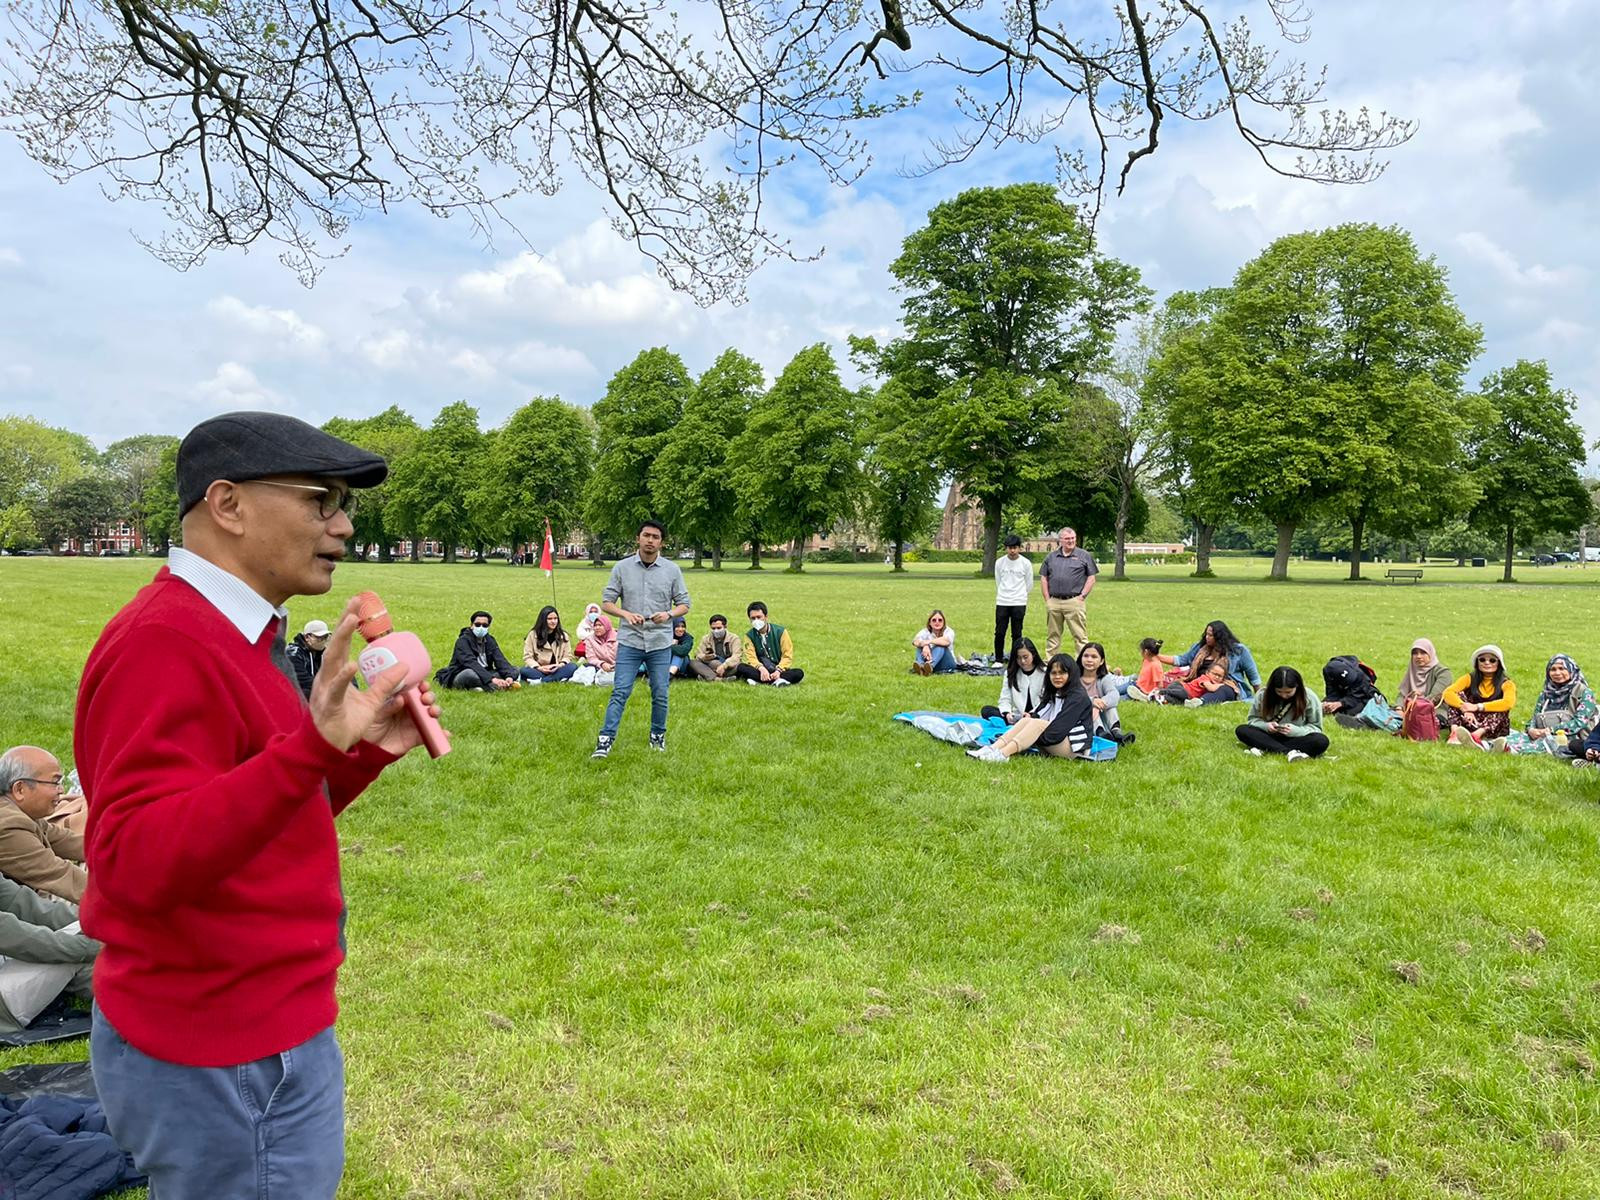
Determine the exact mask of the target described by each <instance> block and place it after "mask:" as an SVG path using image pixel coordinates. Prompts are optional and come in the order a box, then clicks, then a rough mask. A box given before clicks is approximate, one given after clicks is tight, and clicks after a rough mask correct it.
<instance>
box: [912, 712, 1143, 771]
mask: <svg viewBox="0 0 1600 1200" xmlns="http://www.w3.org/2000/svg"><path fill="white" fill-rule="evenodd" d="M891 719H892V720H895V721H905V722H906V723H908V724H910V725H913V726H915V727H916V728H918V729H920V730H922V732H923V733H926V734H930V735H931V736H933V737H936V738H938V739H939V740H940V741H941V742H954V743H955V744H956V745H957V746H987V745H988V744H989V743H990V742H992V741H994V740H995V739H996V738H997V737H999V736H1000V735H1001V734H1003V733H1005V731H1006V730H1007V729H1009V728H1010V726H1008V725H1007V724H1006V723H1005V721H1004V720H1003V719H1002V718H1000V717H975V716H973V715H972V714H971V713H948V712H930V711H928V710H926V709H924V710H919V711H917V712H902V713H895V714H894V716H893V717H892V718H891ZM1028 753H1030V754H1032V753H1033V751H1031V750H1030V751H1029V752H1028ZM1116 756H1117V744H1116V743H1115V742H1113V741H1111V740H1110V739H1108V738H1103V737H1096V738H1095V739H1094V742H1093V743H1092V744H1091V745H1090V747H1089V758H1090V760H1091V761H1093V762H1110V761H1111V760H1112V759H1114V758H1116Z"/></svg>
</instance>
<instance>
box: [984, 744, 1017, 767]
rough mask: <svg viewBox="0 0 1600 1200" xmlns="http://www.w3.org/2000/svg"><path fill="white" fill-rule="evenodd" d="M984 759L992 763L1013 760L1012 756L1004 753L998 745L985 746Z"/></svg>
mask: <svg viewBox="0 0 1600 1200" xmlns="http://www.w3.org/2000/svg"><path fill="white" fill-rule="evenodd" d="M983 761H984V762H992V763H1006V762H1010V761H1011V756H1010V755H1008V754H1002V753H1001V752H1000V747H998V746H985V747H984V748H983Z"/></svg>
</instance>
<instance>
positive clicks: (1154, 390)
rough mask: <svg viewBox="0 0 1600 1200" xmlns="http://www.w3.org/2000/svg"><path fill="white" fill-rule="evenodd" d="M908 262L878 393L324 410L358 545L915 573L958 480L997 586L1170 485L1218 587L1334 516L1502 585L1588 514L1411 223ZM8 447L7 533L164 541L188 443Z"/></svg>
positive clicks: (1041, 195)
mask: <svg viewBox="0 0 1600 1200" xmlns="http://www.w3.org/2000/svg"><path fill="white" fill-rule="evenodd" d="M891 270H892V272H893V274H894V277H895V280H896V283H897V285H898V288H899V290H900V291H901V292H902V294H903V305H902V321H901V324H902V333H901V336H900V337H898V338H895V339H894V340H892V341H889V342H887V343H886V344H881V345H880V344H879V343H878V342H877V341H875V340H873V339H870V338H853V339H851V351H852V356H853V358H854V360H855V363H856V365H857V367H858V368H859V369H860V370H861V372H862V373H863V374H864V375H865V376H866V377H867V378H868V380H869V383H868V384H866V385H865V386H862V387H859V388H855V389H851V388H849V387H847V386H846V385H845V384H844V383H843V382H842V381H841V378H840V373H839V369H838V364H837V363H836V362H835V360H834V358H833V355H832V354H831V352H830V351H829V349H828V348H827V347H826V346H824V345H815V346H811V347H808V348H806V349H804V350H802V351H800V353H799V354H797V355H796V356H795V357H794V359H793V360H792V361H790V363H789V364H788V365H787V366H786V367H785V368H784V369H783V370H782V371H781V372H780V373H779V374H778V376H777V378H776V379H775V380H774V381H773V382H772V384H771V386H770V387H769V386H767V384H766V382H765V379H764V376H763V373H762V370H761V368H760V367H759V366H758V365H757V364H756V363H755V362H754V361H752V360H751V359H750V358H748V357H747V356H745V355H744V354H742V353H740V352H739V351H738V350H734V349H730V350H727V351H725V352H724V353H723V354H722V355H721V356H720V357H719V358H718V359H717V360H716V362H715V363H713V364H712V365H711V367H710V368H708V369H707V370H706V371H705V372H704V373H703V374H702V375H701V376H700V377H699V378H698V379H696V378H694V377H693V376H691V374H690V373H689V371H688V369H687V368H686V366H685V365H684V362H683V360H682V359H681V358H680V357H679V356H678V355H676V354H674V353H673V352H672V351H670V350H668V349H666V348H663V347H656V348H653V349H649V350H645V351H644V352H642V353H641V354H639V355H638V357H637V358H635V359H634V360H633V362H631V363H629V364H628V365H627V366H626V367H624V368H623V369H622V370H620V371H619V372H617V374H616V375H615V376H614V377H613V378H612V379H611V381H610V383H609V385H608V386H607V388H606V392H605V395H604V396H603V397H602V398H601V399H600V400H598V401H597V402H596V403H595V404H594V406H593V408H592V409H583V408H579V407H575V406H573V405H570V404H567V403H564V402H562V401H561V400H559V399H555V398H537V399H534V400H532V401H530V402H529V403H527V404H525V405H523V406H522V407H521V408H519V409H518V410H516V412H514V413H513V414H512V415H511V417H510V418H509V419H508V420H507V421H506V422H505V423H504V424H503V425H501V426H500V427H498V428H495V429H491V430H487V431H485V430H482V429H480V427H479V421H478V414H477V412H476V411H475V410H474V409H473V408H472V407H471V406H469V405H467V404H465V403H456V404H451V405H448V406H446V407H445V408H444V409H443V410H442V411H440V413H439V414H438V416H437V417H436V418H435V419H434V420H433V422H432V423H431V424H430V425H429V426H427V427H426V428H424V427H422V426H420V425H418V423H417V422H416V421H415V420H414V419H413V418H412V417H410V416H409V415H408V414H406V413H404V412H402V411H401V410H399V409H398V408H391V409H389V410H387V411H385V412H383V413H380V414H378V415H377V416H374V417H370V418H367V419H364V420H350V419H345V418H337V419H335V420H332V421H330V422H328V423H327V425H326V426H325V428H326V429H328V431H329V432H332V433H336V434H338V435H340V436H342V437H345V438H348V439H349V440H351V441H354V442H356V443H358V444H360V445H363V446H365V447H367V448H369V449H371V450H373V451H376V452H377V453H380V454H382V455H383V456H384V457H386V458H387V459H388V460H389V461H390V464H391V468H392V470H391V475H390V477H389V480H388V481H387V482H386V483H385V484H384V485H383V486H382V487H380V488H377V489H373V491H372V492H371V493H370V494H368V495H365V496H363V497H362V500H361V503H360V505H359V506H358V508H357V510H356V514H355V518H354V519H355V524H356V536H355V541H356V543H357V544H358V546H360V547H366V546H375V547H377V548H378V552H379V554H380V555H381V556H383V557H388V556H389V554H390V547H391V546H392V545H393V544H394V543H397V542H400V541H409V542H410V543H411V544H412V553H413V554H416V553H417V550H418V547H419V545H420V543H421V542H422V541H423V540H424V539H431V540H435V541H438V542H439V543H441V544H442V545H443V547H444V549H445V556H446V558H447V560H453V559H454V557H455V555H456V552H457V547H462V546H466V547H477V548H478V550H479V553H480V555H481V554H482V553H483V552H484V551H485V550H487V549H488V548H492V547H499V546H512V547H516V546H520V545H524V544H528V543H536V542H537V541H538V539H539V536H540V534H541V533H542V531H543V523H544V521H545V520H548V521H549V522H550V525H551V528H552V531H553V532H554V534H555V535H556V537H557V539H558V540H566V539H567V538H568V537H569V535H570V534H571V533H572V532H573V531H574V530H576V529H578V528H580V527H581V528H582V529H583V530H584V531H585V532H586V535H587V536H588V537H589V539H590V545H591V547H592V548H593V549H594V550H595V551H596V552H597V553H596V556H597V557H599V554H600V552H603V551H605V550H606V549H607V548H608V547H609V548H615V547H620V546H626V545H627V544H629V542H630V541H631V538H632V535H633V532H634V530H635V529H636V528H637V526H638V523H639V521H640V520H642V519H643V518H644V517H645V516H648V515H654V516H657V517H659V518H661V519H664V520H665V521H666V523H667V525H668V529H669V534H670V538H671V540H672V541H673V542H674V543H675V544H676V545H678V546H680V547H692V548H694V549H695V550H696V552H697V553H699V552H701V551H704V552H706V553H708V554H709V555H710V556H711V558H712V562H713V566H715V567H720V565H721V562H722V558H723V556H724V555H725V554H726V553H728V552H729V551H730V550H733V549H736V548H737V547H740V546H743V545H745V544H748V545H749V546H750V547H751V554H752V562H753V565H759V564H760V556H761V549H762V546H763V545H773V544H780V543H787V544H789V545H790V546H791V555H792V563H791V565H792V567H793V568H794V569H796V570H798V569H800V568H801V565H802V562H803V552H804V547H805V543H806V540H807V539H808V537H809V536H810V535H812V534H814V533H818V532H822V531H827V530H830V529H832V528H834V527H835V526H838V525H841V524H844V525H846V526H848V527H850V528H853V529H859V530H864V531H870V532H871V533H872V534H875V535H876V537H877V538H878V539H879V540H880V541H882V542H883V543H885V544H888V545H892V546H893V547H895V550H896V561H895V566H896V567H897V568H898V567H899V566H900V562H899V557H898V556H899V552H900V550H901V549H902V548H903V547H904V546H905V545H906V544H907V543H911V542H915V541H918V540H920V539H922V538H924V537H925V536H927V535H928V534H929V533H930V532H931V530H932V528H933V526H934V523H935V522H936V520H937V517H938V506H937V498H938V496H939V495H940V493H941V491H942V490H943V488H944V487H945V486H946V485H947V484H948V483H952V482H953V483H956V484H959V485H960V488H961V491H962V494H963V495H964V496H966V497H967V498H968V500H969V501H970V502H971V503H973V504H975V505H977V506H978V507H979V508H980V509H981V511H982V516H983V566H984V570H985V571H989V570H991V569H992V565H993V560H994V557H995V554H996V552H997V547H998V543H999V538H1000V535H1001V533H1002V532H1003V531H1007V530H1015V531H1017V532H1021V533H1024V534H1029V533H1034V532H1037V531H1038V530H1040V529H1045V528H1051V527H1055V526H1058V525H1061V524H1068V523H1070V524H1072V525H1074V526H1075V527H1076V528H1077V529H1078V531H1079V533H1080V535H1081V536H1082V537H1083V539H1084V540H1085V541H1090V542H1100V541H1112V542H1114V545H1115V551H1114V554H1115V566H1114V572H1115V574H1116V575H1117V576H1119V577H1120V576H1121V575H1122V573H1123V569H1124V545H1125V543H1126V541H1127V539H1128V538H1129V537H1132V536H1137V535H1138V534H1139V533H1140V532H1141V531H1142V530H1143V528H1144V526H1145V524H1146V521H1147V519H1148V516H1149V512H1150V500H1151V498H1156V499H1157V500H1158V501H1159V502H1160V507H1161V509H1162V510H1163V511H1165V510H1169V509H1170V510H1175V511H1176V512H1177V513H1178V514H1179V515H1181V516H1182V518H1183V519H1184V520H1185V521H1187V522H1188V523H1190V524H1191V525H1192V527H1193V529H1194V531H1195V534H1196V540H1197V547H1196V549H1197V559H1198V561H1197V564H1196V569H1197V571H1198V572H1201V573H1205V572H1207V571H1208V570H1209V564H1208V559H1209V555H1210V551H1211V548H1212V546H1213V545H1214V544H1215V541H1216V538H1217V536H1218V533H1219V531H1222V532H1223V534H1224V536H1225V537H1228V536H1232V535H1230V534H1229V532H1228V531H1234V533H1235V534H1236V533H1237V531H1240V530H1245V531H1248V530H1251V529H1259V528H1261V527H1262V526H1266V527H1268V528H1270V529H1271V531H1272V537H1273V542H1274V546H1273V548H1274V558H1273V565H1272V574H1273V576H1274V577H1277V578H1283V577H1285V576H1286V575H1287V573H1288V565H1289V559H1290V556H1291V554H1293V553H1295V552H1296V549H1297V538H1298V539H1299V544H1300V546H1301V547H1302V549H1303V546H1304V543H1305V541H1306V538H1307V531H1311V530H1318V531H1322V532H1321V533H1320V534H1319V535H1318V536H1319V538H1324V539H1325V535H1326V531H1327V530H1328V529H1329V528H1330V527H1333V526H1344V527H1345V528H1347V529H1348V531H1349V538H1348V548H1349V550H1350V554H1351V573H1352V576H1353V577H1358V576H1359V574H1360V567H1361V560H1362V557H1363V555H1364V551H1365V547H1366V543H1367V540H1368V539H1369V538H1370V537H1378V538H1380V539H1383V540H1386V541H1388V542H1391V543H1392V542H1395V541H1400V542H1407V543H1411V544H1421V543H1423V542H1432V543H1433V544H1434V545H1436V546H1442V545H1444V544H1445V543H1450V544H1452V545H1454V546H1456V547H1460V546H1463V545H1466V544H1468V543H1469V542H1472V541H1473V540H1474V539H1476V541H1477V542H1481V540H1482V539H1483V538H1485V537H1487V536H1490V535H1492V536H1494V537H1496V538H1498V539H1499V543H1500V545H1501V546H1502V547H1503V548H1504V551H1505V558H1506V576H1507V577H1508V578H1509V577H1510V571H1511V559H1512V556H1513V554H1514V552H1515V550H1516V548H1517V545H1518V538H1519V536H1520V537H1521V538H1523V539H1524V540H1528V539H1532V538H1534V537H1537V536H1539V535H1541V534H1543V533H1548V532H1570V531H1573V530H1576V529H1578V528H1580V527H1582V526H1585V525H1586V524H1588V523H1589V522H1590V521H1591V520H1592V519H1593V511H1594V510H1593V504H1592V501H1591V498H1590V494H1589V490H1588V489H1587V488H1586V487H1585V486H1584V484H1583V482H1582V480H1581V479H1580V476H1579V469H1580V467H1581V466H1582V464H1583V462H1584V459H1585V444H1584V438H1583V435H1582V433H1581V431H1580V430H1579V429H1578V427H1577V425H1576V423H1575V421H1574V419H1573V410H1574V407H1575V401H1574V399H1573V397H1572V396H1571V394H1570V393H1568V392H1565V391H1563V390H1561V389H1559V388H1557V387H1556V386H1555V385H1554V384H1553V382H1552V380H1551V378H1550V373H1549V370H1548V368H1547V367H1546V366H1545V365H1544V364H1543V363H1540V362H1518V363H1516V364H1515V365H1513V366H1511V367H1508V368H1506V369H1504V370H1501V371H1496V372H1493V373H1491V374H1490V375H1489V376H1488V377H1487V378H1485V379H1484V380H1483V382H1482V384H1481V386H1480V387H1479V388H1478V390H1477V391H1476V392H1468V391H1467V390H1466V386H1465V376H1466V371H1467V368H1468V366H1469V364H1470V363H1471V361H1472V360H1473V359H1474V358H1475V357H1476V355H1477V354H1478V351H1479V348H1480V346H1481V344H1482V333H1481V331H1480V329H1479V328H1478V327H1477V326H1476V325H1474V324H1472V323H1471V322H1470V321H1468V320H1467V318H1466V317H1465V316H1464V315H1463V314H1462V312H1461V311H1460V309H1459V308H1458V306H1457V305H1456V302H1455V300H1454V298H1453V297H1452V296H1451V294H1450V291H1449V288H1448V283H1447V278H1446V273H1445V271H1444V268H1443V267H1442V266H1440V265H1439V264H1438V263H1437V262H1436V261H1435V260H1434V259H1432V258H1424V257H1423V256H1422V255H1421V254H1420V253H1419V252H1418V250H1417V248H1416V245H1415V244H1414V242H1413V241H1412V239H1411V238H1410V236H1409V235H1408V234H1406V233H1405V232H1404V231H1402V230H1398V229H1384V228H1379V227H1377V226H1373V225H1356V224H1352V225H1343V226H1339V227H1337V228H1334V229H1328V230H1324V231H1320V232H1308V233H1302V234H1296V235H1293V236H1291V237H1286V238H1282V239H1280V240H1279V241H1277V242H1275V243H1273V244H1272V245H1271V246H1269V247H1268V248H1267V249H1266V250H1265V251H1264V252H1263V253H1262V254H1261V255H1259V256H1258V257H1257V258H1255V259H1254V260H1252V261H1251V262H1249V263H1247V264H1245V265H1244V266H1243V267H1242V268H1241V269H1240V270H1239V272H1238V274H1237V275H1236V276H1235V278H1234V280H1233V282H1232V283H1231V284H1230V285H1229V286H1228V287H1225V288H1216V289H1213V290H1210V291H1206V292H1199V293H1196V292H1182V293H1179V294H1177V295H1174V296H1172V297H1171V298H1169V299H1168V300H1167V302H1166V303H1165V304H1164V305H1162V306H1161V307H1160V308H1159V310H1156V311H1152V306H1151V296H1150V292H1149V290H1148V289H1147V288H1146V287H1144V285H1143V284H1142V283H1141V282H1140V280H1139V274H1138V271H1137V270H1136V269H1135V268H1133V267H1131V266H1129V265H1128V264H1126V263H1121V262H1118V261H1116V260H1115V259H1111V258H1107V257H1105V256H1103V255H1101V254H1099V253H1098V252H1097V251H1096V249H1095V246H1094V242H1093V239H1092V237H1091V235H1090V233H1089V232H1088V231H1087V230H1086V229H1085V227H1084V226H1083V225H1082V224H1081V223H1080V221H1079V219H1078V214H1077V213H1076V211H1075V210H1074V209H1073V208H1072V207H1071V206H1070V205H1066V204H1063V203H1061V201H1060V200H1059V199H1058V198H1057V196H1056V192H1055V190H1054V189H1053V188H1052V187H1050V186H1048V185H1045V184H1020V185H1014V186H1010V187H1002V188H981V189H974V190H972V191H968V192H965V193H963V194H961V195H960V196H957V197H955V198H954V199H952V200H949V201H946V202H945V203H942V204H940V205H938V206H937V207H935V208H934V209H933V210H932V211H931V212H930V213H929V217H928V223H927V224H926V226H924V227H923V228H922V229H919V230H917V231H916V232H914V233H912V234H911V235H910V236H909V237H908V238H907V239H906V241H905V243H904V244H903V247H902V250H901V253H900V255H899V257H898V258H896V259H895V261H894V263H893V264H892V265H891ZM1119 333H1120V338H1119ZM13 430H15V431H17V432H18V433H19V434H25V435H26V436H25V437H21V439H20V440H22V441H26V440H27V438H33V439H34V441H35V442H37V443H39V444H38V445H36V446H34V447H33V449H32V450H31V451H30V453H31V454H32V455H33V457H34V459H36V460H37V465H35V466H34V467H32V468H30V469H26V470H22V469H18V467H19V463H20V460H19V461H12V460H13V459H15V458H16V456H15V455H13V456H12V457H11V458H8V457H7V452H6V451H5V450H4V449H0V469H3V472H4V473H3V475H0V480H3V481H6V482H5V483H4V486H3V488H0V522H3V525H0V534H3V536H4V538H5V540H7V541H8V542H10V543H13V544H14V543H15V542H17V541H18V540H26V539H27V538H29V537H35V538H42V539H43V540H46V541H49V540H51V538H52V535H55V534H59V533H60V532H62V531H66V532H70V533H81V532H82V531H83V530H84V529H86V528H87V523H88V521H89V518H90V517H91V516H96V515H102V514H105V513H107V512H108V511H109V510H110V509H112V508H114V509H115V510H116V512H117V513H118V514H119V515H122V516H125V517H126V519H128V520H130V521H131V522H133V523H134V524H135V525H137V526H139V527H140V528H141V530H142V531H143V532H144V533H145V534H146V537H147V539H148V540H150V541H153V542H155V543H156V544H158V545H159V544H160V543H161V542H163V541H164V540H166V539H168V538H170V537H171V536H172V535H173V534H174V533H175V531H176V522H177V514H176V511H175V503H174V502H173V501H172V500H171V498H170V493H171V490H172V489H171V479H172V464H173V441H172V439H170V438H169V439H162V438H134V439H129V440H128V441H125V442H119V443H117V444H116V445H115V446H113V447H111V448H110V449H108V450H107V452H106V453H105V455H103V456H100V455H96V454H95V453H94V450H93V447H92V446H90V445H89V444H88V442H87V440H86V439H83V438H81V437H79V436H77V435H73V434H66V433H63V432H62V431H51V430H47V429H45V427H43V426H38V425H37V424H36V423H32V424H30V423H27V422H19V421H18V420H17V419H12V420H11V421H10V422H9V423H8V427H7V433H6V436H7V437H10V434H11V431H13ZM14 440H15V439H14ZM22 457H23V458H27V457H28V456H27V454H24V455H23V456H22ZM13 481H14V482H13ZM1473 552H1476V550H1474V551H1473Z"/></svg>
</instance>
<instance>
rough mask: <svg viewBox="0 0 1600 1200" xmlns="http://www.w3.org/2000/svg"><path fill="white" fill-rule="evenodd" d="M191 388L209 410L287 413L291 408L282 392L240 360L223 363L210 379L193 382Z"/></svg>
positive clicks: (195, 396) (197, 398)
mask: <svg viewBox="0 0 1600 1200" xmlns="http://www.w3.org/2000/svg"><path fill="white" fill-rule="evenodd" d="M192 390H193V394H194V398H195V399H196V400H198V401H200V403H201V404H202V405H204V406H205V407H206V408H208V409H209V410H211V411H212V412H219V413H221V412H234V411H237V410H240V409H274V410H277V411H280V412H286V411H288V410H289V408H290V407H291V405H290V404H289V402H288V401H287V400H286V399H285V398H284V397H283V396H282V395H280V394H279V393H278V392H277V391H275V390H273V389H272V388H270V387H268V386H267V385H266V384H264V383H262V382H261V381H260V380H259V379H257V378H256V374H255V372H254V371H252V370H251V369H250V368H249V367H247V366H245V365H244V364H243V363H236V362H225V363H223V364H222V365H221V366H219V367H218V368H217V369H216V373H215V374H213V375H212V376H211V378H210V379H207V380H205V381H203V382H201V383H197V384H195V386H194V388H193V389H192Z"/></svg>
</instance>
